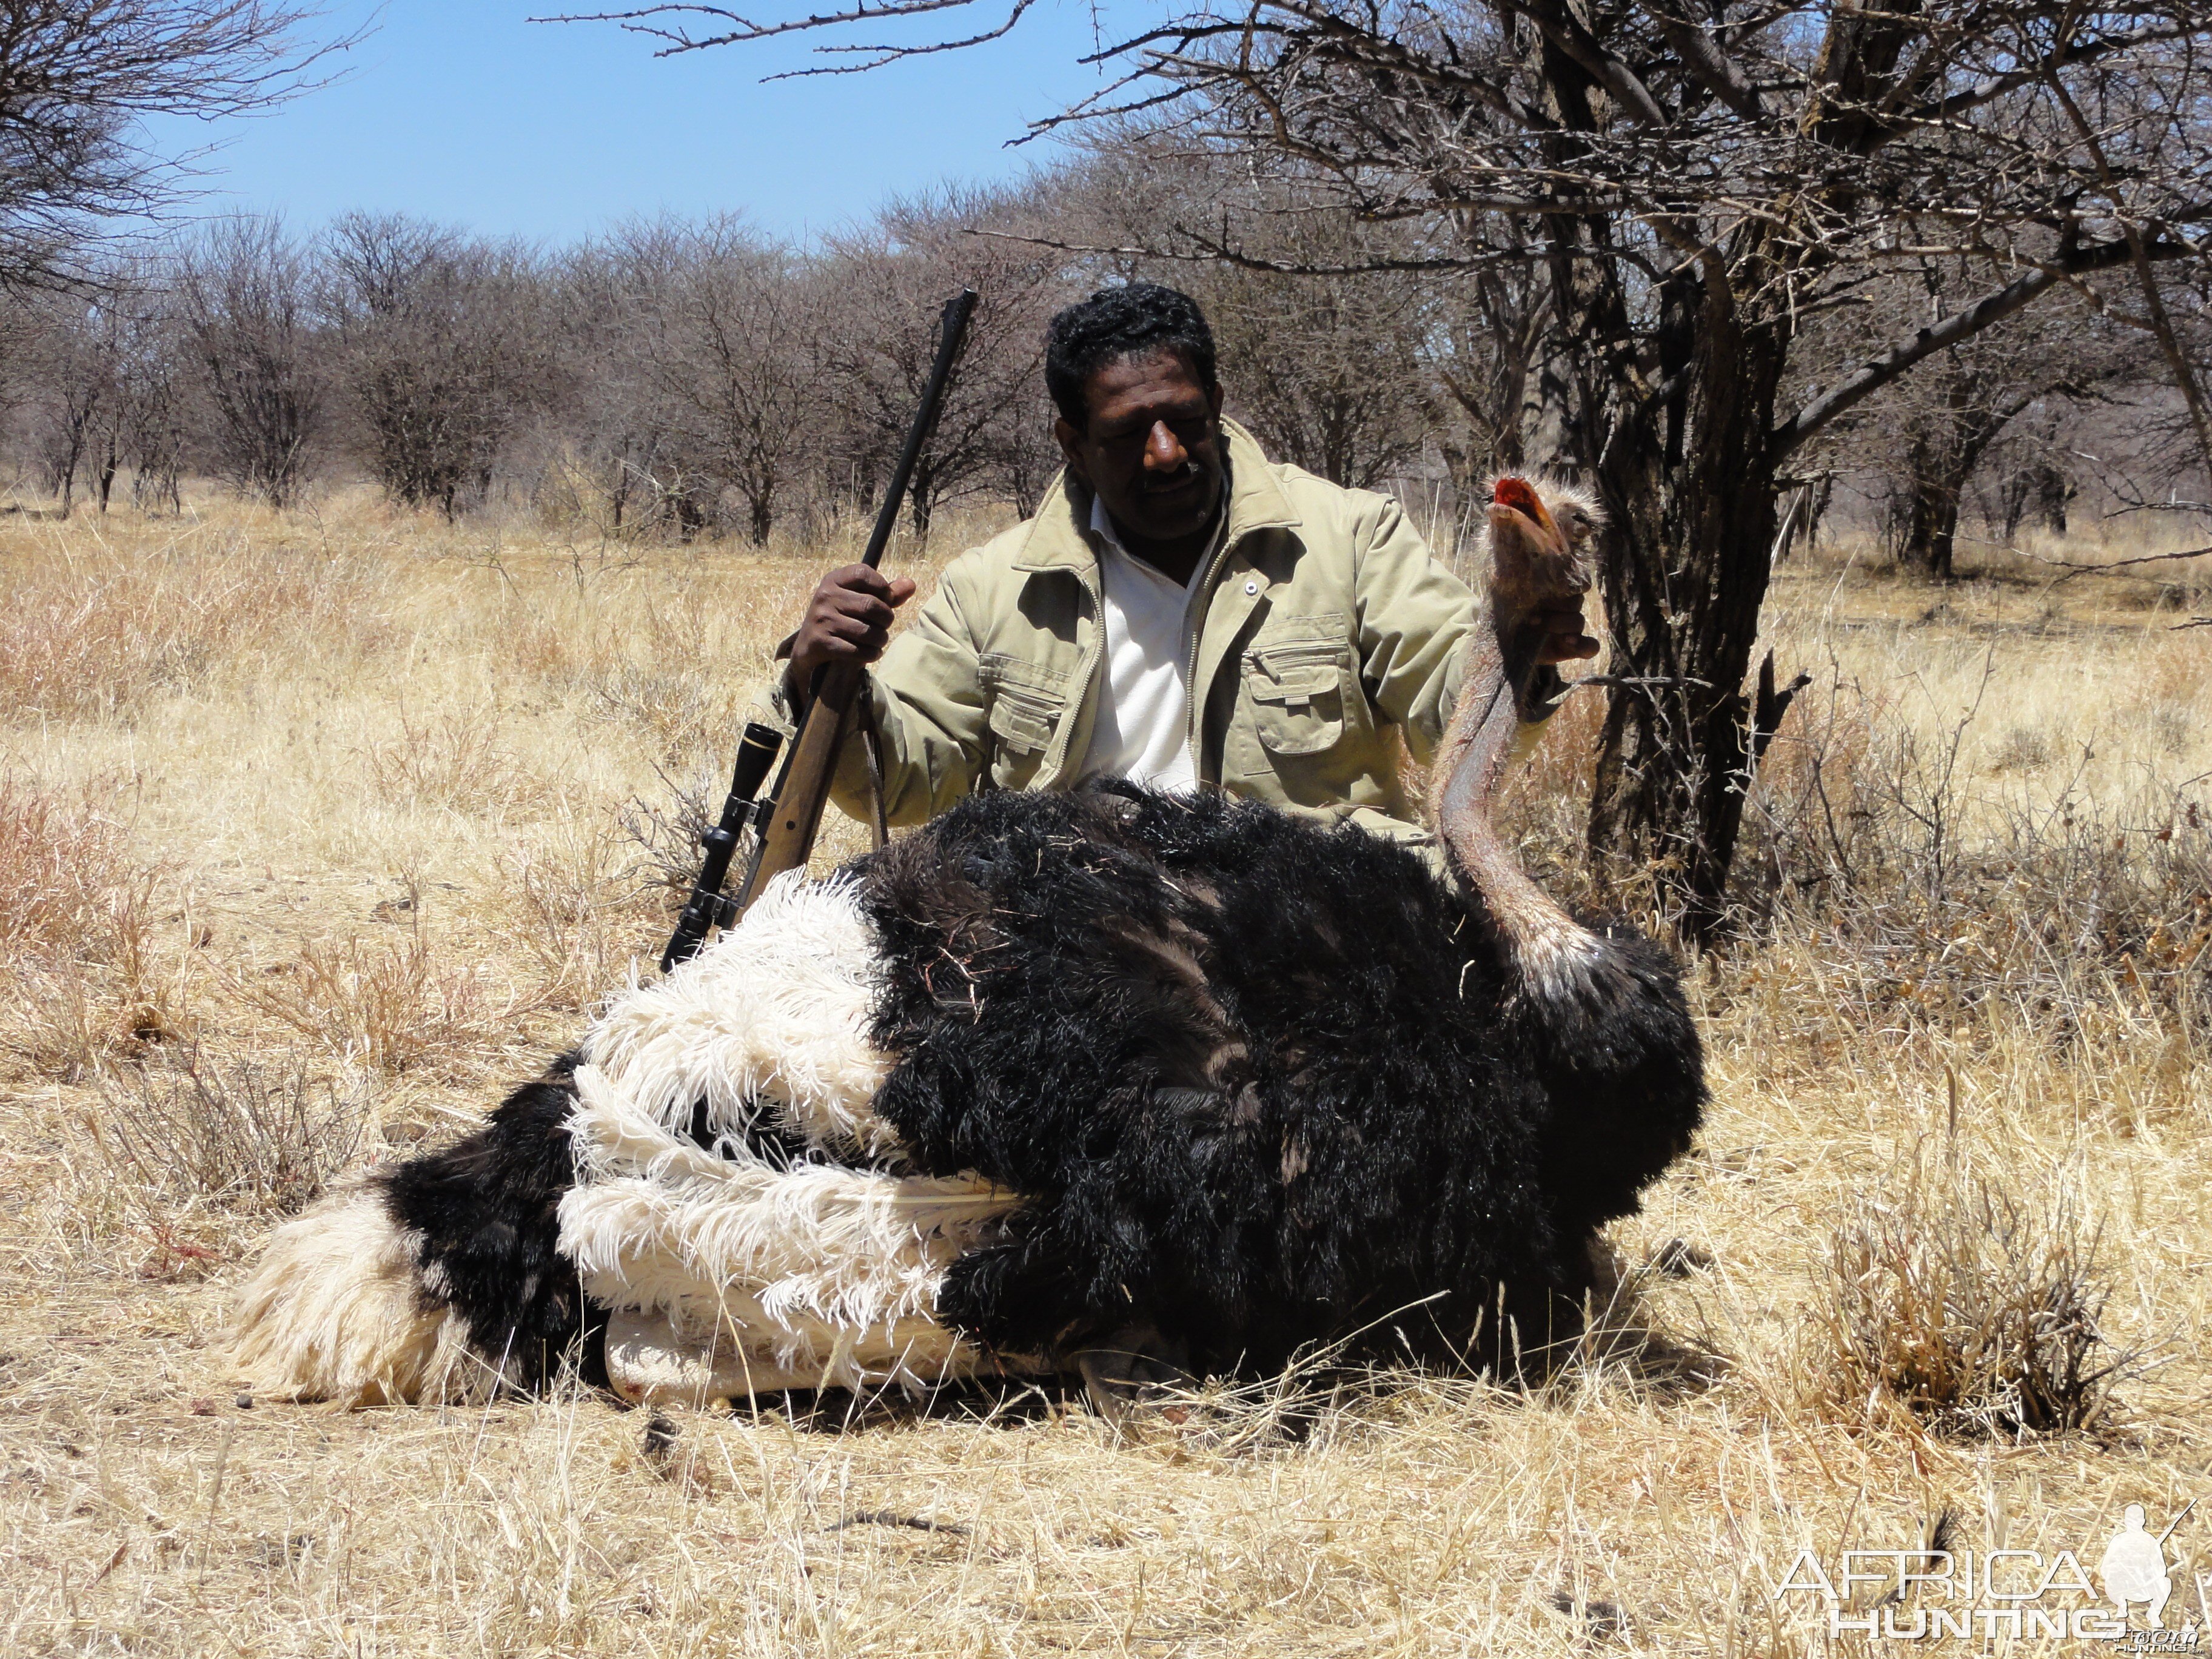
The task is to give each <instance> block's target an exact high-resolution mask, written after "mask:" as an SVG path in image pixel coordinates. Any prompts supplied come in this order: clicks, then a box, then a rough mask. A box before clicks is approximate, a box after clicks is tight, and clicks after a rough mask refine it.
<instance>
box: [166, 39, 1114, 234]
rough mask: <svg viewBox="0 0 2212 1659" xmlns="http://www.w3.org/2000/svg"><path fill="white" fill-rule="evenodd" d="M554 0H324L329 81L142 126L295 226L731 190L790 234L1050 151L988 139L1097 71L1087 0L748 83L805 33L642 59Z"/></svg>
mask: <svg viewBox="0 0 2212 1659" xmlns="http://www.w3.org/2000/svg"><path fill="white" fill-rule="evenodd" d="M996 3H997V0H978V5H977V7H976V8H975V9H974V10H975V15H973V16H971V15H969V10H967V9H963V10H956V11H954V12H952V13H951V14H950V15H949V18H945V19H941V20H940V23H941V26H942V27H945V28H946V29H947V30H948V31H949V32H957V33H962V34H966V33H976V32H979V30H980V29H981V28H982V27H987V26H989V25H995V23H996V22H997V21H999V20H1000V16H1002V15H1003V13H1002V12H1000V11H996V10H994V11H993V12H992V14H991V15H990V17H989V19H988V22H986V20H985V18H984V16H983V15H982V13H983V9H985V8H987V7H993V6H994V5H995V4H996ZM802 8H804V9H816V8H815V7H814V6H813V4H812V3H811V0H792V3H790V4H789V5H788V6H787V7H785V8H783V9H782V15H793V14H796V13H797V12H799V10H800V9H802ZM558 9H562V8H561V6H560V4H559V3H558V0H538V3H535V4H532V3H530V0H444V3H439V0H388V3H386V4H385V5H383V6H381V7H378V6H375V5H373V4H368V3H360V0H330V3H329V4H328V5H327V7H326V9H325V23H324V25H323V27H324V28H325V30H326V31H327V33H330V34H331V35H337V34H343V33H345V32H346V31H347V30H349V29H350V28H356V27H362V26H363V25H364V24H367V25H369V26H370V27H371V28H372V32H371V33H369V34H368V37H367V38H366V39H365V40H363V41H362V44H361V45H359V46H356V47H355V48H353V50H352V51H351V52H349V53H347V54H345V55H344V57H343V59H342V60H340V62H341V64H342V68H341V71H340V72H341V78H340V80H339V81H338V82H337V83H336V84H334V85H331V86H326V87H323V88H320V89H319V90H316V91H313V92H310V93H307V94H305V95H304V96H302V97H301V98H300V99H298V100H296V101H295V102H293V103H291V104H289V105H288V106H285V107H283V109H281V110H279V111H277V112H276V113H274V114H271V115H268V116H264V117H260V118H256V119H253V120H251V121H244V122H238V123H234V124H230V125H225V126H222V127H219V128H216V129H214V130H213V132H212V135H210V130H208V129H205V128H202V127H198V126H197V125H193V124H191V123H185V122H168V123H164V124H162V125H161V127H160V128H159V129H157V131H156V134H155V137H156V140H157V142H159V143H161V144H162V145H163V146H164V147H165V148H167V149H170V150H172V151H174V150H176V149H181V148H183V147H185V146H187V145H192V144H197V143H205V142H206V141H207V139H208V138H209V137H210V136H212V137H215V138H216V140H218V141H219V142H220V143H221V145H222V147H221V148H220V149H218V150H217V151H216V154H214V155H212V156H210V158H208V160H207V161H206V162H205V163H204V167H205V168H206V169H207V176H206V177H204V179H202V180H201V181H200V189H201V191H202V195H201V197H200V199H199V201H198V202H197V204H196V206H195V211H197V212H222V211H236V210H256V211H259V210H272V209H273V210H280V211H282V212H283V214H284V215H285V216H287V217H288V218H289V219H290V220H291V221H292V222H293V223H294V225H295V227H296V228H310V227H312V226H314V225H317V224H319V223H321V222H323V221H325V220H326V219H328V218H330V217H331V216H333V215H335V214H337V213H342V212H344V211H345V210H348V209H351V208H364V209H369V210H379V211H392V210H397V211H405V212H410V213H416V214H421V215H422V216H427V217H429V218H433V219H436V220H440V221H442V222H449V223H455V224H460V225H465V226H469V227H471V228H477V229H479V230H483V231H489V232H494V233H498V234H516V235H521V236H525V237H528V238H531V239H533V240H544V241H548V242H558V241H564V240H570V239H573V238H575V237H577V236H580V235H582V234H586V233H587V232H590V231H592V230H594V229H596V228H600V227H602V226H604V225H606V224H608V223H609V222H612V221H614V220H617V219H620V218H622V217H623V216H627V215H629V214H633V213H644V214H653V213H659V212H661V211H670V212H675V213H680V214H693V215H696V214H704V213H709V212H720V211H726V210H743V211H744V212H745V213H746V214H748V215H749V216H750V217H752V218H753V220H754V221H755V222H757V223H758V224H760V225H761V226H762V227H763V228H767V229H770V230H774V231H777V232H781V233H783V234H790V235H794V236H796V235H803V234H805V233H806V232H808V231H809V230H822V229H829V228H836V226H838V225H840V224H842V223H844V222H848V221H849V220H852V219H854V218H856V217H859V216H863V215H865V214H866V212H867V211H868V210H870V209H871V208H872V207H874V206H876V205H877V204H879V203H881V202H882V201H883V200H884V199H885V198H886V197H890V196H892V195H895V194H898V193H901V192H904V191H914V190H918V189H922V188H926V187H927V186H929V185H933V184H937V183H940V182H943V181H945V180H948V179H963V180H970V181H982V180H988V179H1008V178H1012V177H1016V176H1018V174H1020V173H1022V172H1023V171H1024V170H1025V169H1026V168H1027V167H1029V166H1030V164H1031V163H1032V162H1033V161H1048V160H1049V159H1050V158H1051V152H1050V150H1049V149H1048V147H1046V146H1043V145H1032V146H1029V147H1027V148H1025V149H1013V150H1010V149H1006V148H1005V144H1006V140H1007V139H1009V138H1012V137H1018V136H1019V135H1020V134H1021V132H1022V131H1023V129H1024V122H1025V121H1026V120H1029V119H1030V118H1036V117H1040V116H1044V115H1049V114H1051V113H1053V112H1055V111H1056V110H1058V109H1060V107H1062V106H1064V105H1066V103H1067V102H1068V101H1070V100H1073V99H1074V98H1078V97H1080V96H1082V95H1084V94H1085V93H1087V92H1089V91H1091V90H1092V89H1094V88H1097V85H1098V84H1099V79H1098V71H1097V70H1095V69H1085V68H1083V67H1081V66H1080V65H1079V64H1077V62H1076V59H1077V58H1079V57H1080V56H1081V55H1082V54H1083V53H1085V52H1088V51H1091V50H1092V49H1093V48H1092V45H1091V43H1092V41H1093V40H1094V39H1096V38H1097V32H1098V31H1100V30H1104V29H1109V28H1110V23H1109V22H1106V21H1099V22H1096V23H1094V19H1097V18H1103V11H1101V10H1094V9H1093V7H1092V6H1091V5H1089V4H1086V3H1084V0H1042V4H1041V5H1040V6H1039V8H1038V9H1037V11H1036V12H1035V13H1034V14H1032V15H1030V17H1028V18H1026V19H1024V21H1023V23H1022V25H1021V26H1020V27H1018V28H1017V29H1016V30H1015V31H1014V33H1013V34H1012V36H1011V37H1010V38H1008V39H1006V40H1000V41H996V42H994V43H992V44H991V45H988V46H979V47H975V48H971V49H969V50H967V51H963V52H952V53H947V54H945V55H943V56H940V57H937V58H927V59H921V60H918V61H914V62H909V63H905V64H894V65H892V66H890V67H889V68H886V69H882V70H875V71H872V72H871V73H869V74H866V75H854V76H821V77H816V78H811V79H806V80H799V81H780V82H772V83H769V84H763V77H764V76H769V75H771V74H773V73H775V72H776V71H777V70H784V69H789V68H793V67H798V66H800V65H802V64H805V62H807V61H808V58H809V53H808V52H807V48H806V45H805V41H804V40H803V39H802V40H798V41H784V42H769V43H763V44H762V45H757V46H725V47H719V48H716V49H714V50H713V51H710V52H690V53H685V54H682V55H679V56H678V57H675V58H654V57H653V46H652V43H651V42H649V41H647V40H644V39H642V38H641V37H639V36H637V35H634V34H626V33H622V32H621V31H619V30H618V29H617V28H616V27H614V26H613V25H611V24H605V23H531V22H529V21H526V19H527V18H528V17H529V16H530V15H531V14H532V12H533V11H538V12H543V11H550V10H558ZM764 15H767V14H765V13H764ZM1124 15H1127V10H1126V7H1125V10H1124ZM878 33H880V31H878ZM854 38H859V37H854Z"/></svg>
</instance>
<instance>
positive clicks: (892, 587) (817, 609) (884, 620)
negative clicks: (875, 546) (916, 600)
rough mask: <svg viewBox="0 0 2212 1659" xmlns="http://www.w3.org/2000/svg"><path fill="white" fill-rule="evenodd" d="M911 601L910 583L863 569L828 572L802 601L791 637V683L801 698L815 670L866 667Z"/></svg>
mask: <svg viewBox="0 0 2212 1659" xmlns="http://www.w3.org/2000/svg"><path fill="white" fill-rule="evenodd" d="M913 597H914V581H913V579H912V578H910V577H907V576H886V575H885V574H884V573H883V572H882V571H880V570H872V569H870V568H868V567H867V566H866V565H865V564H848V565H845V566H843V567H842V568H839V569H836V570H833V571H831V572H830V573H829V574H828V575H826V576H824V577H823V579H822V585H821V586H818V587H817V588H816V589H815V590H814V597H813V598H812V599H809V600H808V601H807V602H806V619H805V621H804V622H802V623H799V632H798V633H796V634H795V635H793V636H792V641H791V669H790V675H789V679H790V684H791V687H792V689H793V691H795V692H797V693H799V695H801V696H804V695H805V691H806V689H807V687H809V686H810V685H811V684H813V683H814V671H815V670H816V669H817V668H822V667H825V666H827V665H829V664H831V663H852V664H854V665H860V666H865V665H866V664H869V663H872V662H873V661H875V659H877V658H878V657H880V656H882V655H883V654H884V646H885V645H886V644H888V643H889V642H890V629H891V620H892V618H893V617H895V616H896V614H897V611H898V608H899V606H901V605H904V604H905V603H906V602H907V601H908V599H912V598H913Z"/></svg>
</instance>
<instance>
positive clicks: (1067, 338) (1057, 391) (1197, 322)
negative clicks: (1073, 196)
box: [1044, 283, 1214, 431]
mask: <svg viewBox="0 0 2212 1659" xmlns="http://www.w3.org/2000/svg"><path fill="white" fill-rule="evenodd" d="M1156 351H1172V352H1173V353H1175V354H1176V356H1178V357H1180V358H1182V360H1183V362H1184V363H1185V364H1186V365H1187V366H1188V368H1189V369H1190V372H1191V373H1192V374H1194V375H1196V376H1197V377H1198V383H1199V385H1200V386H1204V387H1205V388H1206V390H1207V391H1209V392H1211V391H1212V389H1213V384H1214V381H1213V331H1212V329H1210V328H1208V327H1207V326H1206V313H1204V312H1202V311H1200V309H1199V308H1198V301H1195V300H1194V299H1192V298H1191V297H1190V295H1188V294H1184V293H1182V292H1181V291H1180V290H1178V289H1172V288H1163V287H1162V286H1161V285H1160V284H1159V283H1122V284H1121V286H1119V287H1117V288H1102V289H1099V290H1098V291H1097V293H1096V294H1094V295H1091V297H1090V298H1089V299H1087V300H1082V301H1077V302H1076V303H1075V304H1074V305H1072V306H1069V307H1067V308H1066V310H1064V311H1062V312H1060V313H1058V314H1057V315H1056V316H1054V318H1053V319H1052V326H1051V328H1050V329H1048V331H1046V333H1045V337H1044V384H1045V389H1046V390H1047V391H1048V392H1051V393H1052V400H1053V402H1054V404H1057V405H1058V406H1059V408H1060V414H1061V415H1062V416H1064V417H1065V418H1066V421H1067V423H1068V424H1069V425H1070V426H1072V427H1074V428H1076V429H1077V430H1078V431H1081V430H1082V429H1083V428H1085V426H1086V425H1087V424H1088V423H1089V421H1090V418H1091V409H1090V405H1089V404H1086V403H1085V401H1084V397H1083V388H1084V387H1085V386H1086V385H1088V384H1089V382H1090V380H1091V376H1092V375H1093V374H1097V372H1098V371H1099V370H1100V369H1102V368H1104V367H1105V366H1106V365H1107V364H1109V363H1115V362H1121V361H1122V360H1123V359H1124V358H1128V357H1148V356H1152V353H1154V352H1156Z"/></svg>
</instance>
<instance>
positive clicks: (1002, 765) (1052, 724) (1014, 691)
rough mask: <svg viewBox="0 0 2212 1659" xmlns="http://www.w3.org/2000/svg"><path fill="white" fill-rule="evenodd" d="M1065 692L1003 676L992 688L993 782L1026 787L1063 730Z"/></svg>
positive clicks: (1000, 784) (1005, 786)
mask: <svg viewBox="0 0 2212 1659" xmlns="http://www.w3.org/2000/svg"><path fill="white" fill-rule="evenodd" d="M1066 707H1067V696H1066V693H1065V692H1062V691H1059V690H1053V689H1051V688H1048V687H1046V686H1042V685H1037V684H1031V683H1029V682H1027V681H1021V680H1015V679H1012V678H1004V677H1001V678H999V680H998V683H997V684H996V685H995V686H994V688H993V689H992V692H991V713H990V719H989V724H990V728H991V781H992V782H993V783H994V784H996V785H998V786H999V787H1000V788H1002V789H1022V788H1026V787H1028V785H1029V781H1030V779H1031V778H1032V777H1034V776H1036V769H1037V768H1038V766H1039V765H1040V764H1041V763H1042V762H1043V760H1044V757H1045V753H1046V751H1047V750H1049V749H1050V748H1051V747H1052V740H1053V737H1054V734H1055V733H1056V732H1058V731H1059V729H1060V715H1061V714H1062V713H1063V712H1064V711H1065V710H1066Z"/></svg>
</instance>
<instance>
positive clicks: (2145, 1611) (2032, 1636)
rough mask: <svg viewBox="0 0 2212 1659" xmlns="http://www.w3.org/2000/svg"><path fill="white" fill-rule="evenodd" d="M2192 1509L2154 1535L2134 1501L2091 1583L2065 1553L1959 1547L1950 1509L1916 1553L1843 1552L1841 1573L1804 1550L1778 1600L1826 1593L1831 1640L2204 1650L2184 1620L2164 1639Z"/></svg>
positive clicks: (2199, 1632)
mask: <svg viewBox="0 0 2212 1659" xmlns="http://www.w3.org/2000/svg"><path fill="white" fill-rule="evenodd" d="M2196 1507H2197V1504H2196V1501H2195V1500H2194V1499H2191V1502H2190V1503H2189V1504H2188V1505H2187V1507H2185V1509H2183V1510H2182V1511H2181V1513H2180V1514H2179V1515H2177V1516H2174V1518H2173V1521H2172V1524H2171V1525H2169V1526H2168V1527H2167V1528H2166V1530H2165V1531H2163V1532H2161V1533H2159V1534H2156V1535H2153V1534H2152V1533H2151V1531H2150V1528H2149V1525H2148V1521H2147V1519H2146V1516H2145V1511H2144V1510H2143V1506H2142V1504H2129V1505H2128V1506H2127V1508H2126V1509H2125V1510H2123V1511H2122V1512H2121V1517H2120V1521H2121V1524H2120V1529H2119V1531H2118V1532H2117V1533H2115V1534H2112V1541H2111V1542H2109V1543H2107V1544H2106V1546H2105V1552H2104V1553H2103V1555H2101V1556H2100V1557H2098V1558H2097V1572H2096V1577H2095V1578H2094V1580H2092V1578H2091V1577H2090V1575H2089V1573H2088V1572H2087V1571H2086V1570H2085V1569H2084V1568H2083V1565H2082V1563H2081V1556H2080V1555H2078V1554H2076V1553H2075V1552H2074V1551H2073V1550H2070V1549H2061V1550H2057V1551H2056V1552H2052V1551H2049V1550H2041V1549H1992V1550H1982V1551H1975V1550H1962V1549H1954V1548H1953V1547H1952V1545H1951V1536H1950V1534H1951V1526H1952V1520H1953V1516H1952V1515H1951V1512H1950V1511H1948V1510H1946V1511H1944V1512H1943V1514H1942V1515H1941V1516H1938V1517H1937V1518H1936V1522H1935V1524H1934V1525H1933V1526H1932V1527H1931V1528H1929V1532H1928V1534H1927V1535H1926V1538H1925V1540H1924V1541H1923V1542H1922V1543H1921V1544H1919V1545H1918V1546H1917V1547H1907V1548H1903V1549H1886V1550H1845V1551H1844V1552H1843V1554H1842V1557H1841V1559H1840V1560H1839V1562H1838V1566H1839V1568H1840V1571H1835V1572H1833V1573H1831V1572H1830V1571H1829V1569H1828V1568H1827V1567H1826V1565H1823V1564H1822V1562H1821V1560H1820V1557H1819V1556H1818V1555H1817V1554H1816V1553H1814V1551H1812V1550H1804V1551H1801V1552H1800V1553H1798V1556H1797V1559H1796V1560H1794V1561H1792V1562H1791V1563H1790V1570H1789V1571H1788V1572H1787V1573H1785V1574H1784V1576H1783V1578H1782V1582H1781V1583H1780V1584H1779V1585H1778V1586H1777V1587H1776V1589H1775V1591H1774V1598H1773V1599H1774V1600H1775V1601H1786V1600H1787V1599H1788V1598H1789V1597H1791V1596H1793V1595H1814V1596H1817V1597H1819V1598H1820V1604H1821V1605H1820V1612H1821V1613H1823V1614H1825V1620H1824V1622H1825V1623H1826V1626H1827V1631H1828V1634H1829V1635H1830V1636H1832V1637H1835V1636H1841V1635H1844V1634H1845V1633H1846V1632H1852V1633H1857V1634H1860V1635H1865V1636H1871V1637H1879V1638H1884V1639H1886V1640H1888V1641H1893V1642H1911V1641H1924V1640H1934V1639H1938V1638H1943V1637H1958V1638H1976V1637H1978V1638H1984V1639H1988V1638H1996V1637H2005V1638H2010V1639H2011V1640H2013V1641H2015V1642H2020V1641H2034V1640H2039V1639H2042V1640H2056V1639H2067V1638H2070V1639H2072V1640H2074V1641H2077V1642H2078V1641H2092V1642H2113V1643H2124V1644H2127V1650H2128V1651H2130V1652H2144V1653H2150V1652H2157V1653H2197V1652H2201V1651H2203V1649H2201V1648H2200V1647H2199V1645H2198V1644H2199V1642H2200V1641H2201V1640H2202V1639H2203V1628H2202V1627H2201V1626H2198V1625H2197V1622H2196V1621H2195V1620H2191V1619H2189V1618H2188V1617H2186V1616H2184V1617H2183V1619H2182V1621H2181V1622H2182V1625H2183V1626H2184V1628H2182V1629H2180V1630H2178V1631H2172V1632H2169V1631H2168V1630H2167V1629H2166V1617H2165V1615H2166V1605H2167V1603H2168V1602H2169V1601H2171V1600H2172V1595H2173V1577H2172V1563H2169V1562H2168V1561H2167V1559H2166V1541H2167V1540H2168V1539H2170V1538H2172V1536H2173V1533H2174V1529H2175V1528H2178V1527H2179V1526H2180V1524H2181V1523H2182V1522H2183V1521H2185V1519H2187V1518H2188V1516H2189V1512H2190V1510H2193V1509H2195V1508H2196ZM2083 1553H2087V1552H2083ZM2196 1589H2197V1596H2198V1599H2199V1601H2200V1604H2201V1603H2202V1602H2203V1601H2204V1599H2205V1597H2206V1595H2207V1593H2208V1591H2212V1577H2206V1578H2202V1579H2200V1580H2199V1581H2198V1582H2197V1586H2196ZM2100 1590H2101V1594H2100ZM1798 1605H1801V1606H1802V1603H1799V1604H1798ZM2199 1610H2200V1611H2202V1610H2203V1609H2202V1607H2201V1606H2200V1609H2199ZM1806 1611H1808V1612H1810V1611H1812V1609H1811V1608H1809V1607H1808V1608H1806ZM2138 1611H2139V1612H2140V1616H2141V1618H2142V1621H2143V1626H2145V1627H2132V1628H2131V1627H2130V1615H2131V1614H2133V1613H2137V1612H2138Z"/></svg>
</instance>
